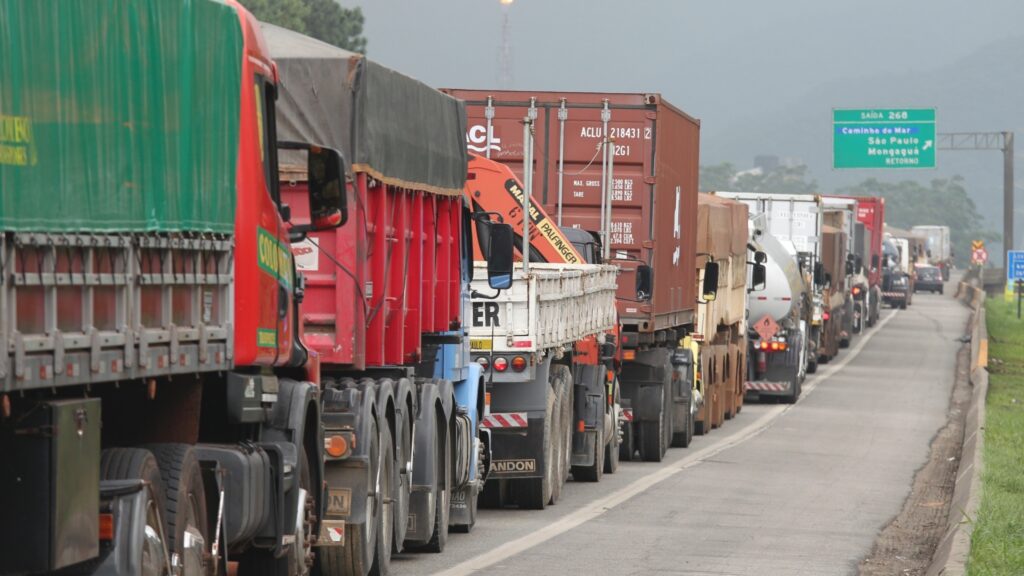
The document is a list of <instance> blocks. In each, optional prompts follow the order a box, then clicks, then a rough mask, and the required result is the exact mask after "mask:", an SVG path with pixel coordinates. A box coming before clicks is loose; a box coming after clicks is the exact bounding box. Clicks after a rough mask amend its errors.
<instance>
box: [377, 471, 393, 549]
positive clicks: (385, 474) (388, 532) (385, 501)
mask: <svg viewBox="0 0 1024 576" xmlns="http://www.w3.org/2000/svg"><path fill="white" fill-rule="evenodd" d="M392 466H393V459H391V458H385V459H381V465H380V466H378V467H377V493H378V494H380V495H381V496H380V499H381V509H380V513H381V514H382V516H381V522H382V524H383V530H381V535H380V537H381V538H383V539H384V541H383V544H384V545H383V546H382V547H381V548H382V550H383V551H384V554H391V540H392V536H393V535H394V532H393V530H394V529H395V526H394V516H393V514H394V501H393V499H392V498H391V490H392V488H393V487H392V485H391V478H392V476H391V475H392V474H393V473H394V469H393V468H392ZM384 494H387V497H385V496H383V495H384Z"/></svg>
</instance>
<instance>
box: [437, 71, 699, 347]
mask: <svg viewBox="0 0 1024 576" xmlns="http://www.w3.org/2000/svg"><path fill="white" fill-rule="evenodd" d="M447 92H448V93H450V94H452V95H453V96H456V97H458V98H461V99H464V100H465V101H466V110H467V114H468V117H469V121H468V126H469V127H468V132H467V145H468V147H469V149H470V151H473V152H478V153H482V154H486V155H488V156H489V157H490V158H492V159H494V160H498V161H500V162H502V163H503V164H506V165H508V166H510V167H511V168H512V169H513V171H514V172H515V173H516V174H517V176H519V177H520V178H522V177H523V175H524V174H523V152H524V147H523V118H524V117H529V116H534V117H535V124H534V138H535V141H536V151H537V152H536V154H535V155H534V158H535V161H534V163H533V164H534V166H533V178H534V180H533V186H532V189H533V196H534V197H535V198H538V199H539V200H540V202H541V203H542V204H543V205H544V207H545V208H546V209H547V211H548V213H549V214H551V215H553V216H554V217H555V220H556V223H558V224H559V225H560V226H563V227H568V228H582V229H584V230H590V231H601V230H602V229H603V228H608V230H606V231H605V232H606V233H607V234H606V235H607V237H608V240H607V242H606V244H607V247H606V250H607V253H608V254H610V258H611V259H613V260H615V263H616V264H618V265H619V267H620V269H621V270H622V273H621V274H620V276H619V289H618V299H619V300H618V306H619V315H620V321H621V323H622V325H623V330H624V331H625V332H638V333H639V340H640V342H653V334H654V333H655V332H656V331H658V330H667V329H679V328H682V327H684V326H688V325H691V324H692V323H693V321H694V313H695V302H696V293H695V267H694V265H693V261H692V260H691V259H692V258H693V257H694V254H695V253H696V220H697V213H696V204H697V181H698V175H699V174H698V172H699V146H700V122H699V121H698V120H696V119H694V118H693V117H691V116H689V115H687V114H686V113H684V112H682V111H681V110H679V109H678V108H676V107H675V106H673V105H671V104H669V103H668V102H667V101H666V100H664V99H663V98H662V97H661V96H660V95H658V94H608V93H581V92H572V93H560V92H507V91H505V92H503V91H487V90H447ZM605 136H607V137H608V138H610V139H611V140H612V141H613V144H612V147H613V148H614V158H613V160H612V161H611V162H609V163H605V162H602V152H601V143H602V141H603V139H604V137H605ZM607 164H610V165H611V172H612V175H611V178H610V185H611V190H610V196H611V197H612V200H611V214H610V225H608V226H605V227H602V225H601V214H602V183H603V182H604V181H605V177H603V173H602V171H603V169H604V168H605V167H606V166H607ZM641 264H645V265H648V266H651V267H652V268H653V275H654V279H655V280H654V283H653V286H654V289H653V294H651V295H649V298H644V299H641V301H638V298H637V292H636V269H637V266H638V265H641ZM681 335H682V334H681V333H679V336H681Z"/></svg>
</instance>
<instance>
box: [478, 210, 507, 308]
mask: <svg viewBox="0 0 1024 576" xmlns="http://www.w3.org/2000/svg"><path fill="white" fill-rule="evenodd" d="M476 230H477V237H478V238H479V241H480V249H481V250H482V251H483V253H484V258H485V259H486V260H487V285H488V286H490V288H491V289H492V290H507V289H509V288H510V287H511V286H512V265H513V259H512V254H513V251H514V250H515V236H514V235H513V233H512V226H510V225H508V224H502V223H500V222H492V221H490V220H487V219H482V218H481V219H478V220H477V222H476Z"/></svg>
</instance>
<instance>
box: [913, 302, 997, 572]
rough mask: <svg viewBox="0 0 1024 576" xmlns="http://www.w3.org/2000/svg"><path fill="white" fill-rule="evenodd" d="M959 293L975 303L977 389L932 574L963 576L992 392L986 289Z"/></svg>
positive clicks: (973, 332)
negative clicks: (986, 413)
mask: <svg viewBox="0 0 1024 576" xmlns="http://www.w3.org/2000/svg"><path fill="white" fill-rule="evenodd" d="M957 297H958V299H959V300H960V301H961V302H963V303H964V304H966V305H968V306H970V307H971V309H972V310H974V313H973V314H972V315H971V324H970V334H971V360H970V366H969V368H970V379H971V386H972V387H973V391H972V394H971V405H970V408H968V412H967V420H966V422H965V425H964V443H963V449H962V451H961V453H960V467H959V469H958V470H957V475H956V485H955V487H954V489H953V501H952V503H951V504H950V507H949V518H948V519H947V525H946V532H945V534H944V535H943V538H942V541H941V542H939V545H938V548H936V550H935V554H934V555H933V556H932V562H931V565H930V566H929V568H928V571H927V573H926V574H927V575H928V576H961V575H963V574H965V573H966V566H967V558H968V557H969V556H970V553H971V532H972V531H973V530H974V521H975V519H976V518H977V517H978V507H979V505H980V503H981V471H982V465H983V462H982V452H983V447H984V440H985V438H984V434H983V430H984V428H985V398H986V396H987V395H988V371H987V370H986V367H987V366H988V328H987V327H986V325H985V291H984V290H982V289H981V288H978V287H976V286H972V285H970V284H968V283H964V282H961V283H960V286H959V287H958V288H957Z"/></svg>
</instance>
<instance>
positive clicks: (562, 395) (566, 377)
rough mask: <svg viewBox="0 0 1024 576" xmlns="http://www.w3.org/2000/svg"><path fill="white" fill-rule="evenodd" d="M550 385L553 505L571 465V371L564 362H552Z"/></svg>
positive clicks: (556, 501)
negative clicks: (553, 415) (551, 389)
mask: <svg viewBox="0 0 1024 576" xmlns="http://www.w3.org/2000/svg"><path fill="white" fill-rule="evenodd" d="M550 382H551V387H552V388H553V389H554V391H555V409H554V413H555V414H556V417H555V421H554V423H553V424H552V426H554V428H553V430H555V437H554V438H553V439H554V441H555V452H556V453H555V462H556V466H555V469H554V482H553V483H552V484H551V501H550V502H549V504H551V505H555V504H557V503H558V499H559V498H561V497H562V486H563V485H565V479H566V478H567V477H568V476H569V469H570V467H571V466H572V412H573V410H572V373H571V372H570V371H569V367H568V366H565V365H564V364H552V365H551V376H550Z"/></svg>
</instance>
